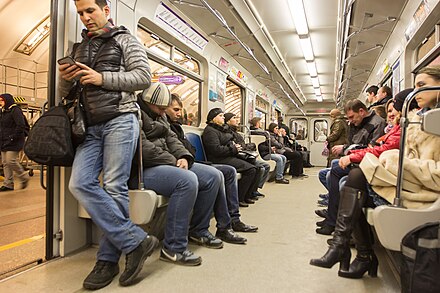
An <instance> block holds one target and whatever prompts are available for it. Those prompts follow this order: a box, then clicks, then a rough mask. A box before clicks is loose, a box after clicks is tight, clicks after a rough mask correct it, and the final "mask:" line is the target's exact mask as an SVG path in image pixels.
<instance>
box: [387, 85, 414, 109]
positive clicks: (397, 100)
mask: <svg viewBox="0 0 440 293" xmlns="http://www.w3.org/2000/svg"><path fill="white" fill-rule="evenodd" d="M413 90H414V89H412V88H409V89H404V90H403V91H401V92H399V93H398V94H397V95H395V96H394V105H393V107H394V109H396V110H397V111H399V112H402V108H403V102H404V101H405V99H406V97H407V96H408V95H409V94H410V93H411V92H412V91H413ZM415 108H418V105H417V101H416V99H413V100H412V101H411V103H410V104H409V110H410V111H411V110H412V109H415Z"/></svg>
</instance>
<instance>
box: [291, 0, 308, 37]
mask: <svg viewBox="0 0 440 293" xmlns="http://www.w3.org/2000/svg"><path fill="white" fill-rule="evenodd" d="M288 3H289V8H290V13H291V14H292V18H293V22H294V23H295V28H296V33H297V34H298V35H308V34H309V27H308V25H307V19H306V12H305V10H304V4H303V1H302V0H288Z"/></svg>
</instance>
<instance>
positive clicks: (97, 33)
mask: <svg viewBox="0 0 440 293" xmlns="http://www.w3.org/2000/svg"><path fill="white" fill-rule="evenodd" d="M114 26H115V24H114V22H113V19H111V18H109V19H108V22H107V23H106V24H105V26H104V27H103V28H100V29H98V30H96V31H94V32H87V36H88V37H89V38H94V37H97V36H101V35H103V34H105V33H108V32H109V31H110V30H111V29H112V28H114Z"/></svg>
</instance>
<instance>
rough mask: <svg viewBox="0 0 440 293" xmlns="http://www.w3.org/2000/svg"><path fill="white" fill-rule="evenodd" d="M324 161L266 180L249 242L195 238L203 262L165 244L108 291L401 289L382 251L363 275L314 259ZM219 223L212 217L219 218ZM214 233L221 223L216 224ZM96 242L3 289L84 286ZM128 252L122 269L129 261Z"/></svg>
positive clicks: (250, 216)
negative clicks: (163, 253)
mask: <svg viewBox="0 0 440 293" xmlns="http://www.w3.org/2000/svg"><path fill="white" fill-rule="evenodd" d="M318 170H319V169H318V168H312V169H307V173H308V174H309V175H310V177H309V178H307V179H304V180H291V183H290V184H289V185H281V184H274V183H267V184H266V186H265V188H264V189H263V192H264V193H265V194H266V198H264V199H261V200H259V201H258V202H257V203H256V204H255V205H253V206H251V207H249V208H244V209H242V220H243V221H244V222H246V223H249V224H253V225H258V226H259V232H258V233H247V234H245V233H242V234H243V236H245V237H247V238H248V243H247V244H246V245H231V244H227V243H225V246H224V248H223V249H221V250H215V249H208V248H204V247H199V246H194V245H190V249H191V250H193V251H194V252H195V253H197V254H199V255H200V256H202V258H203V263H202V265H201V266H199V267H183V266H177V265H173V264H170V263H166V262H162V261H160V260H159V250H156V251H155V253H154V254H153V255H152V256H151V257H150V258H149V259H148V260H147V261H146V263H145V266H144V268H143V270H142V271H141V273H140V275H139V277H138V280H139V282H138V283H137V284H135V285H133V286H131V287H121V286H119V284H118V281H117V278H116V279H115V280H114V281H113V282H112V283H111V284H110V285H109V286H108V287H106V288H104V289H102V290H101V291H103V292H321V293H323V292H348V291H349V292H399V291H400V288H399V286H398V283H397V282H396V280H395V278H394V276H393V275H392V273H391V269H390V268H389V267H388V264H387V262H386V261H384V257H383V256H384V252H383V250H382V251H378V252H379V253H378V254H379V259H380V260H381V263H380V265H379V277H378V278H370V277H368V276H365V277H364V278H363V279H360V280H351V279H344V278H340V277H338V276H337V271H338V265H335V266H334V267H333V268H332V269H322V268H318V267H314V266H311V265H309V261H310V259H311V258H316V257H320V256H322V255H323V254H324V253H325V251H326V249H327V245H326V240H327V239H328V238H327V237H325V236H322V235H318V234H316V233H315V222H316V221H318V220H320V219H319V218H318V217H317V216H315V215H314V213H313V211H314V210H315V209H316V201H317V194H318V193H320V192H323V191H324V189H323V187H322V186H321V185H320V184H319V182H318V179H317V172H318ZM211 226H213V227H215V222H214V220H213V222H212V225H211ZM211 231H212V232H213V233H214V232H215V228H213V229H211ZM95 253H96V248H89V249H87V250H85V251H83V252H80V253H77V254H75V255H70V256H67V257H64V258H61V259H58V260H55V261H51V262H48V263H46V264H43V265H41V266H39V267H36V268H34V269H32V270H30V271H27V272H24V273H21V274H19V275H17V276H14V277H12V278H9V279H6V280H4V281H2V282H0V291H1V292H83V291H86V290H84V289H82V281H83V279H84V278H85V277H86V275H87V274H88V273H89V271H90V270H91V269H92V267H93V265H94V262H95ZM124 263H125V262H124V260H123V259H121V262H120V269H121V270H123V268H124Z"/></svg>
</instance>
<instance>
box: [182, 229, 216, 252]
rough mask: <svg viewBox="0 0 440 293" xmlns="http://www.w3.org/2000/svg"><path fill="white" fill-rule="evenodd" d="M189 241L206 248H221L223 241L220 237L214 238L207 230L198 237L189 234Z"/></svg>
mask: <svg viewBox="0 0 440 293" xmlns="http://www.w3.org/2000/svg"><path fill="white" fill-rule="evenodd" d="M189 241H191V242H194V243H197V244H198V245H201V246H205V247H208V248H216V249H220V248H223V242H222V241H221V240H220V239H218V238H215V237H214V235H212V234H211V233H210V232H209V231H208V232H207V233H206V235H203V236H200V237H198V236H189Z"/></svg>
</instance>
